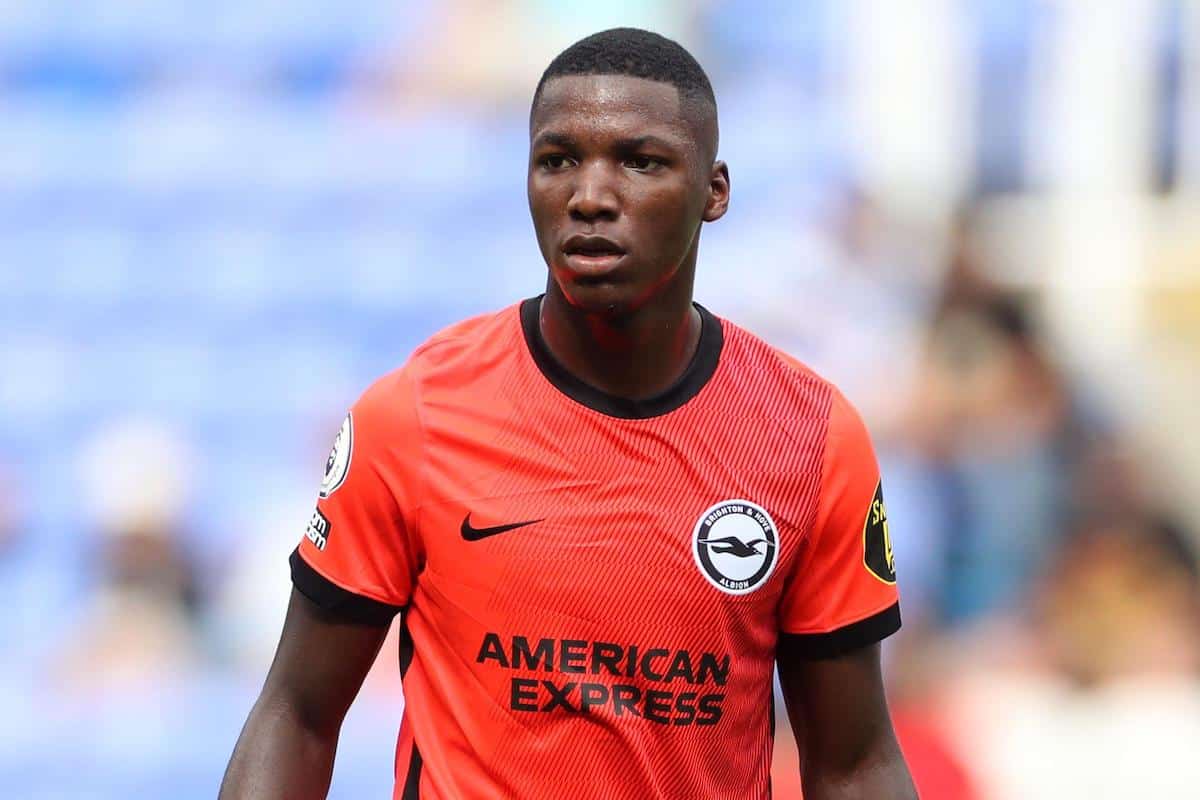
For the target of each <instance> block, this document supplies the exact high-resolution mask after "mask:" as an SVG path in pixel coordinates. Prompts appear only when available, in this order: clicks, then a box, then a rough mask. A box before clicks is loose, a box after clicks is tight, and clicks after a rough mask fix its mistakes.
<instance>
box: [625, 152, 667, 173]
mask: <svg viewBox="0 0 1200 800" xmlns="http://www.w3.org/2000/svg"><path fill="white" fill-rule="evenodd" d="M625 166H626V167H628V168H629V169H633V170H637V171H638V172H653V171H654V170H656V169H658V168H659V167H662V166H663V162H662V161H660V160H659V159H657V158H654V157H653V156H641V155H639V156H629V157H628V158H626V159H625Z"/></svg>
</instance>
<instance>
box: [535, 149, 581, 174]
mask: <svg viewBox="0 0 1200 800" xmlns="http://www.w3.org/2000/svg"><path fill="white" fill-rule="evenodd" d="M539 163H541V165H542V167H544V168H545V169H548V170H551V171H552V172H553V171H557V170H561V169H566V168H567V167H569V166H571V165H572V164H573V163H574V162H573V160H572V159H571V158H570V157H569V156H565V155H563V154H562V153H551V154H550V155H546V156H542V158H541V159H540V162H539Z"/></svg>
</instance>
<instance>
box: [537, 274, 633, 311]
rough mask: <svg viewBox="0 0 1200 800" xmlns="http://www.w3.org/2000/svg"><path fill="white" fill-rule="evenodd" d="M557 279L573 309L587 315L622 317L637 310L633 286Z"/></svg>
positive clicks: (611, 282)
mask: <svg viewBox="0 0 1200 800" xmlns="http://www.w3.org/2000/svg"><path fill="white" fill-rule="evenodd" d="M555 279H556V280H557V281H558V286H559V288H560V289H561V290H562V293H563V296H564V297H565V298H566V299H567V302H568V303H570V304H571V306H572V307H573V308H577V309H579V310H580V311H582V312H584V313H585V314H599V315H603V316H606V317H620V316H623V315H625V314H629V313H631V312H633V311H635V310H637V308H638V306H639V304H638V302H637V300H638V296H637V293H636V292H635V291H634V290H633V287H632V286H629V285H628V284H623V283H619V282H614V281H607V280H580V279H575V280H561V279H560V278H559V276H556V277H555Z"/></svg>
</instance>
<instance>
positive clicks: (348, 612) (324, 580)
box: [291, 370, 424, 624]
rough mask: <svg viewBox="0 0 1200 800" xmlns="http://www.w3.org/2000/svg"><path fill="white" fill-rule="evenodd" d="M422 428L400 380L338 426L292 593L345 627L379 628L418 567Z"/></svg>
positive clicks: (375, 390)
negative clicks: (417, 511) (415, 520)
mask: <svg viewBox="0 0 1200 800" xmlns="http://www.w3.org/2000/svg"><path fill="white" fill-rule="evenodd" d="M419 475H420V426H419V423H418V418H417V409H416V396H415V389H414V387H413V382H412V379H411V378H410V377H409V376H408V374H407V373H406V371H405V370H400V371H398V372H396V373H393V374H392V375H389V376H387V377H386V378H383V379H382V380H380V381H379V382H377V383H376V384H375V385H373V386H372V387H371V388H370V389H368V390H367V391H366V392H365V393H364V394H363V396H362V397H361V398H359V400H358V402H357V403H355V404H354V406H353V407H352V408H351V410H350V413H349V414H347V415H346V419H345V420H344V421H343V422H342V426H341V428H340V430H339V431H338V434H337V437H336V439H335V441H334V445H333V450H332V451H331V452H330V454H329V458H328V460H327V461H326V463H325V475H324V478H323V480H322V482H321V489H320V492H319V495H318V499H317V506H316V509H315V510H314V511H313V514H312V518H311V519H310V520H309V523H308V526H307V528H306V530H305V532H304V536H303V537H302V538H301V540H300V545H299V546H298V547H297V548H296V550H295V552H293V553H292V557H291V567H292V583H293V584H295V586H296V588H297V589H298V590H299V591H300V592H301V593H302V594H304V595H305V596H306V597H308V598H309V599H310V600H312V601H313V602H315V603H316V604H317V605H318V606H320V607H322V608H324V609H325V610H327V611H330V612H332V613H334V614H336V615H338V616H341V617H343V618H345V619H348V620H351V621H358V622H366V623H373V624H386V623H387V622H388V621H390V620H391V618H392V617H393V616H394V615H395V614H396V613H397V612H398V611H399V610H400V609H401V608H402V607H403V606H405V605H407V604H408V601H409V598H410V597H411V595H412V591H413V587H414V584H415V583H416V577H417V574H418V572H419V571H420V568H421V565H422V564H423V562H424V554H423V548H422V546H421V542H420V540H419V537H418V536H417V535H416V530H415V526H414V525H413V524H412V518H413V511H414V509H415V507H416V504H417V502H418V500H417V497H418V494H417V491H418V488H419Z"/></svg>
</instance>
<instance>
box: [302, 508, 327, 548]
mask: <svg viewBox="0 0 1200 800" xmlns="http://www.w3.org/2000/svg"><path fill="white" fill-rule="evenodd" d="M304 536H305V537H306V538H307V539H308V540H309V541H310V542H312V543H313V547H315V548H317V549H318V550H324V549H325V544H326V543H327V542H328V541H329V520H327V519H325V515H324V514H322V513H321V511H320V509H313V513H312V519H310V520H309V521H308V527H307V528H306V529H305V530H304Z"/></svg>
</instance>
